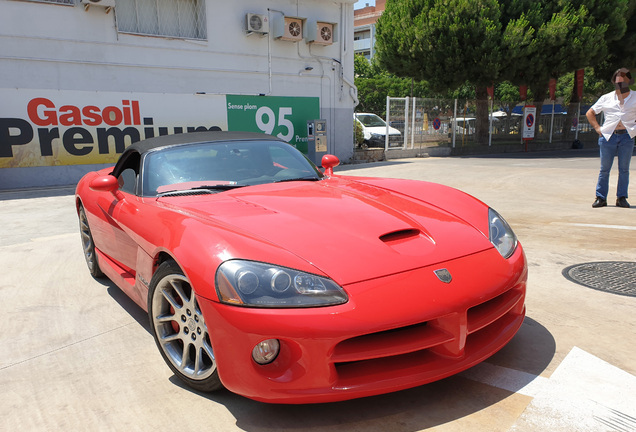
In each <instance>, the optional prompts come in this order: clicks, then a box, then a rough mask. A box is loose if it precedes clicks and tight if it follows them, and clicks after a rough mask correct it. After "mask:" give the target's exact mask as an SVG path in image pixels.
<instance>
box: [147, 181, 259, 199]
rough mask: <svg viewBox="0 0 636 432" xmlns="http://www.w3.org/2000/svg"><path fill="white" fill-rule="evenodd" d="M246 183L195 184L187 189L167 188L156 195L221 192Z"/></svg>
mask: <svg viewBox="0 0 636 432" xmlns="http://www.w3.org/2000/svg"><path fill="white" fill-rule="evenodd" d="M245 186H247V185H239V184H217V185H207V186H206V185H204V186H195V187H191V188H188V189H175V190H169V191H165V192H161V193H158V194H157V196H158V197H164V196H172V195H187V194H188V193H192V191H201V192H204V191H210V192H211V193H212V192H222V191H226V190H230V189H237V188H242V187H245Z"/></svg>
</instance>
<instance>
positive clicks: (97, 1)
mask: <svg viewBox="0 0 636 432" xmlns="http://www.w3.org/2000/svg"><path fill="white" fill-rule="evenodd" d="M81 3H82V4H83V5H84V10H88V8H89V7H91V6H100V7H103V8H106V13H108V12H110V10H111V9H112V8H114V7H115V0H81Z"/></svg>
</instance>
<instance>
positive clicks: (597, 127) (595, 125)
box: [585, 108, 603, 136]
mask: <svg viewBox="0 0 636 432" xmlns="http://www.w3.org/2000/svg"><path fill="white" fill-rule="evenodd" d="M585 117H587V121H588V122H589V123H590V126H592V127H593V128H594V130H595V131H596V133H597V134H598V136H602V135H603V134H602V133H601V125H600V124H598V122H597V121H596V113H595V112H594V110H593V109H592V108H590V109H589V110H587V112H586V113H585Z"/></svg>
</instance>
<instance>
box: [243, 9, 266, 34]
mask: <svg viewBox="0 0 636 432" xmlns="http://www.w3.org/2000/svg"><path fill="white" fill-rule="evenodd" d="M245 28H246V29H247V32H248V33H260V34H267V33H269V19H268V18H267V15H260V14H254V13H248V14H246V15H245Z"/></svg>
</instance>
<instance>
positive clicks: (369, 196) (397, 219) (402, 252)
mask: <svg viewBox="0 0 636 432" xmlns="http://www.w3.org/2000/svg"><path fill="white" fill-rule="evenodd" d="M160 200H161V201H164V200H165V201H168V200H174V198H163V199H160ZM176 200H177V201H171V203H170V206H171V207H172V206H177V207H178V208H179V211H181V212H187V213H189V214H191V215H193V216H197V217H199V218H203V219H207V220H208V221H209V222H210V223H221V224H223V225H225V226H231V227H233V230H235V231H236V232H239V233H242V234H243V235H246V236H250V237H256V238H260V239H262V240H265V241H267V242H268V243H271V244H274V245H276V246H277V247H279V248H282V249H284V250H286V251H288V252H291V253H293V254H294V255H296V256H298V257H300V258H302V259H304V260H305V261H307V262H308V263H310V264H311V265H313V266H314V267H316V268H318V269H319V270H320V271H322V272H323V273H324V274H326V275H328V276H329V277H331V278H332V279H333V280H334V281H336V282H337V283H339V284H341V285H346V284H349V283H354V282H359V281H362V280H366V279H373V278H377V277H381V276H386V275H390V274H396V273H400V272H403V271H407V270H412V269H415V268H420V267H424V266H428V265H434V264H436V263H441V262H444V261H447V260H450V259H454V258H458V257H462V256H466V255H469V254H473V253H476V252H479V251H482V250H485V249H489V248H492V247H493V246H492V244H491V243H490V241H489V240H488V239H487V238H486V237H485V236H484V235H483V234H482V233H481V232H480V231H478V230H477V229H476V228H474V227H473V226H471V225H470V224H468V223H466V222H464V221H463V220H461V219H459V218H458V217H456V216H454V215H453V214H451V213H449V212H447V211H445V210H442V209H440V208H438V207H435V206H434V205H432V204H429V203H426V202H423V201H421V200H416V199H414V198H411V197H408V196H405V195H402V194H399V193H396V192H392V191H389V190H386V189H383V188H380V187H376V186H372V185H370V184H366V183H364V182H362V181H356V180H347V179H344V178H331V179H326V180H322V181H317V182H290V183H279V184H270V185H260V186H251V187H246V188H242V189H237V190H234V191H228V192H223V193H220V194H217V195H208V196H196V197H187V198H177V199H176ZM166 204H167V203H166ZM457 205H458V206H460V205H461V203H457ZM236 252H237V253H238V254H240V251H236ZM235 258H241V256H235ZM263 260H264V261H268V260H269V261H270V262H275V258H267V257H263Z"/></svg>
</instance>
